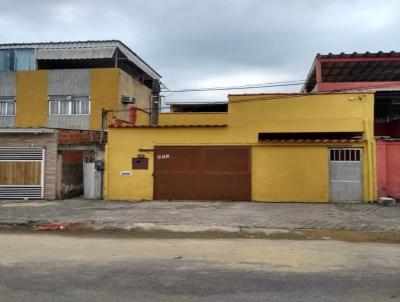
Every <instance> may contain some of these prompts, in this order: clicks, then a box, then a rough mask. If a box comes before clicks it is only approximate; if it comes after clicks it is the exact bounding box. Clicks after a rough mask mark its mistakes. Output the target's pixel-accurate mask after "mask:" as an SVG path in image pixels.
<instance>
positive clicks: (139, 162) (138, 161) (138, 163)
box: [132, 157, 149, 170]
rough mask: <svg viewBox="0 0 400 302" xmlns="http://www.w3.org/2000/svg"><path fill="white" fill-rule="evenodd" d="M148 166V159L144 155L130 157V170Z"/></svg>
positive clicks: (145, 168) (144, 168)
mask: <svg viewBox="0 0 400 302" xmlns="http://www.w3.org/2000/svg"><path fill="white" fill-rule="evenodd" d="M148 168H149V159H148V158H145V157H134V158H132V170H147V169H148Z"/></svg>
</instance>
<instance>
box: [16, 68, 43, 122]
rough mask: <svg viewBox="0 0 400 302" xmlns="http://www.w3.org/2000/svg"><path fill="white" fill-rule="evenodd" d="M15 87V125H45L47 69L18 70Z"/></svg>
mask: <svg viewBox="0 0 400 302" xmlns="http://www.w3.org/2000/svg"><path fill="white" fill-rule="evenodd" d="M16 88H17V89H16V90H17V93H16V94H17V95H16V100H17V101H16V116H15V125H16V127H46V125H47V113H48V100H47V71H46V70H35V71H18V72H17V87H16Z"/></svg>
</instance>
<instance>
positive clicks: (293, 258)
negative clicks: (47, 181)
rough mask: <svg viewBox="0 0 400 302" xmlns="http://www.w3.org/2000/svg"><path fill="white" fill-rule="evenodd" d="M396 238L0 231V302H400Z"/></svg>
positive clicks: (399, 250) (399, 271)
mask: <svg viewBox="0 0 400 302" xmlns="http://www.w3.org/2000/svg"><path fill="white" fill-rule="evenodd" d="M399 284H400V249H399V245H396V244H383V243H348V242H339V241H333V240H332V241H294V240H257V239H229V240H228V239H207V240H205V239H195V240H193V239H138V238H124V237H118V236H117V234H114V236H113V237H110V236H108V237H103V236H100V235H99V234H95V235H93V234H92V235H90V236H88V235H85V236H82V235H76V234H74V235H67V234H66V233H50V234H49V233H34V234H32V233H28V234H27V233H21V232H16V233H4V232H3V233H1V232H0V293H1V294H0V301H1V302H3V301H4V302H9V301H13V302H21V301H30V302H39V301H40V302H54V301H56V302H58V301H60V302H64V301H65V302H67V301H68V302H69V301H85V302H86V301H87V302H90V301H96V302H103V301H104V302H109V301H115V302H121V301H135V302H154V301H171V302H172V301H173V302H179V301H192V302H193V301H195V302H197V301H205V302H208V301H210V302H211V301H212V302H215V301H221V302H225V301H229V302H236V301H237V302H246V301H274V302H283V301H293V302H302V301H304V302H313V301H318V302H321V301H327V302H328V301H329V302H336V301H340V302H348V301H360V302H361V301H362V302H372V301H373V302H376V301H380V302H386V301H388V302H389V301H390V302H393V301H400V287H399Z"/></svg>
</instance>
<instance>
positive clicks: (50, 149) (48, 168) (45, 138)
mask: <svg viewBox="0 0 400 302" xmlns="http://www.w3.org/2000/svg"><path fill="white" fill-rule="evenodd" d="M57 139H58V138H57V133H54V134H0V142H1V145H2V147H25V148H26V147H29V148H45V150H46V152H45V179H44V183H45V184H44V198H45V199H55V198H56V178H57Z"/></svg>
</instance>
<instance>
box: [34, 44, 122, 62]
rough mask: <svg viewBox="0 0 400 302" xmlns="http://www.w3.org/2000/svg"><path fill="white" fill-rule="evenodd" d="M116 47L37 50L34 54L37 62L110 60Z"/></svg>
mask: <svg viewBox="0 0 400 302" xmlns="http://www.w3.org/2000/svg"><path fill="white" fill-rule="evenodd" d="M116 49H117V48H116V47H96V48H39V49H38V50H37V52H36V59H38V60H67V59H72V60H73V59H106V58H112V57H113V55H114V53H115V50H116Z"/></svg>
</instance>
